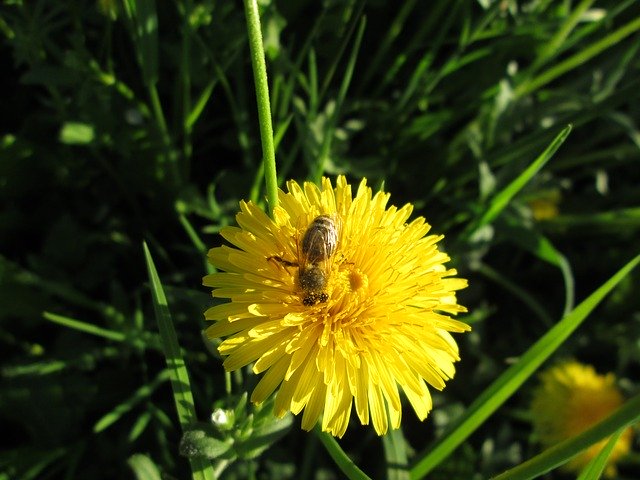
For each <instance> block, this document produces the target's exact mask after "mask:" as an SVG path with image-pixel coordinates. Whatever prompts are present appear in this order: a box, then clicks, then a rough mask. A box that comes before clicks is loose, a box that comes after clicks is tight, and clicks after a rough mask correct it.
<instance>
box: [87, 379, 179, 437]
mask: <svg viewBox="0 0 640 480" xmlns="http://www.w3.org/2000/svg"><path fill="white" fill-rule="evenodd" d="M168 379H169V371H168V370H163V371H161V372H160V373H159V374H158V375H157V376H156V378H154V379H153V380H151V381H150V382H149V383H147V384H145V385H142V386H141V387H140V388H138V389H137V390H136V391H135V392H134V394H133V395H131V397H129V398H128V399H127V400H125V401H124V402H122V403H120V404H119V405H118V406H116V408H114V409H113V410H112V411H110V412H109V413H107V414H106V415H105V416H103V417H102V418H101V419H100V420H98V421H97V422H96V424H95V425H94V426H93V431H94V433H100V432H101V431H103V430H104V429H106V428H108V427H109V426H111V425H113V424H114V423H115V422H117V421H118V420H120V418H122V416H123V415H125V414H126V413H128V412H130V411H131V410H132V409H133V408H134V407H135V406H136V405H138V404H139V403H140V402H142V401H144V400H145V399H147V398H149V397H150V396H151V395H152V394H153V392H154V391H155V390H156V389H157V388H158V387H159V386H160V385H161V384H162V383H164V382H166V381H167V380H168Z"/></svg>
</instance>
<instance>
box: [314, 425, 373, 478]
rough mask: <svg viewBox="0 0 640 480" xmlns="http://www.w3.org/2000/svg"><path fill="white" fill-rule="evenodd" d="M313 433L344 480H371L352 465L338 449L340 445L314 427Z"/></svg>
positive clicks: (342, 451) (340, 449) (351, 461)
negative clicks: (346, 479) (343, 476)
mask: <svg viewBox="0 0 640 480" xmlns="http://www.w3.org/2000/svg"><path fill="white" fill-rule="evenodd" d="M314 433H315V434H316V436H317V437H318V438H319V439H320V441H321V442H322V445H324V448H325V449H326V450H327V453H329V455H330V456H331V458H332V459H333V461H334V462H335V463H336V465H337V466H338V467H339V468H340V470H341V471H342V473H344V474H345V476H346V478H348V479H349V480H371V478H369V477H368V476H367V474H365V473H364V472H363V471H362V470H360V469H359V468H358V466H357V465H356V464H355V463H353V460H351V459H350V458H349V457H348V456H347V454H346V453H344V450H342V448H340V445H339V444H338V442H337V441H336V439H335V438H333V437H332V436H331V435H329V434H328V433H326V432H323V431H321V430H320V428H319V427H317V426H316V428H315V430H314Z"/></svg>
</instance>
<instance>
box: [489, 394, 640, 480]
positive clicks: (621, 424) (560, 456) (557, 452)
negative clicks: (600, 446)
mask: <svg viewBox="0 0 640 480" xmlns="http://www.w3.org/2000/svg"><path fill="white" fill-rule="evenodd" d="M639 420H640V395H636V396H635V397H633V398H631V399H629V400H627V401H626V402H625V404H624V405H622V406H621V407H620V408H618V409H617V410H616V411H615V412H614V413H612V414H611V415H609V416H608V417H607V418H605V419H604V420H602V421H600V422H598V423H596V424H595V425H594V426H593V427H591V428H589V429H588V430H585V431H584V432H582V433H581V434H580V435H576V436H575V437H573V438H570V439H568V440H565V441H564V442H561V443H559V444H557V445H555V446H553V447H551V448H549V449H547V450H545V451H544V452H542V453H541V454H540V455H537V456H535V457H533V458H531V459H529V460H527V461H526V462H524V463H521V464H520V465H518V466H517V467H514V468H512V469H511V470H508V471H506V472H504V473H502V474H500V475H498V476H496V477H494V478H493V480H529V479H531V478H539V477H540V476H542V475H543V474H544V473H546V472H548V471H550V470H553V469H554V468H556V467H559V466H560V465H562V464H564V463H566V462H568V461H569V460H571V458H573V457H574V456H576V455H577V454H579V453H580V452H582V451H583V450H585V449H587V448H588V447H590V446H591V445H593V444H594V443H597V442H599V441H601V440H602V439H604V438H607V437H608V436H610V435H613V434H614V433H616V431H618V430H620V431H622V430H623V429H625V428H626V427H628V426H630V425H633V424H634V423H636V422H638V421H639ZM609 444H611V441H609V442H608V444H607V447H608V446H609ZM611 448H613V444H612V445H611ZM605 449H606V447H605ZM601 455H602V452H601ZM606 455H608V454H605V456H606ZM596 458H597V457H596ZM595 473H596V469H595V468H594V469H593V470H592V471H591V473H587V475H593V474H595ZM585 478H598V477H597V476H587V477H585Z"/></svg>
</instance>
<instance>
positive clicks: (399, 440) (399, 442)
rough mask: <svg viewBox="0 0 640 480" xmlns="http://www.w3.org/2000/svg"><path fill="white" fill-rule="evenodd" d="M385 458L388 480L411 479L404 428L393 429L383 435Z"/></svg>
mask: <svg viewBox="0 0 640 480" xmlns="http://www.w3.org/2000/svg"><path fill="white" fill-rule="evenodd" d="M382 446H383V447H384V458H385V463H386V465H387V480H409V478H410V477H409V462H408V460H407V442H406V440H405V438H404V435H403V434H402V429H401V428H399V429H397V430H395V429H391V430H390V431H389V432H387V434H386V435H384V436H383V437H382Z"/></svg>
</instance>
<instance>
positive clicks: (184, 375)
mask: <svg viewBox="0 0 640 480" xmlns="http://www.w3.org/2000/svg"><path fill="white" fill-rule="evenodd" d="M143 249H144V255H145V259H146V262H147V271H148V274H149V282H150V285H151V295H152V297H153V308H154V311H155V314H156V320H157V321H158V329H159V330H160V337H161V338H162V346H163V350H164V356H165V359H166V361H167V368H168V371H169V376H170V378H171V387H172V389H173V398H174V401H175V405H176V410H177V413H178V420H179V421H180V426H181V427H182V430H183V431H185V430H186V429H187V428H188V427H189V426H190V425H192V424H193V423H194V422H196V420H197V417H196V411H195V406H194V402H193V395H192V393H191V384H190V382H189V373H188V372H187V367H186V365H185V363H184V358H182V353H181V352H180V346H179V344H178V338H177V336H176V332H175V329H174V328H173V320H172V319H171V312H169V305H168V304H167V298H166V296H165V294H164V290H163V288H162V284H161V283H160V278H159V277H158V272H157V271H156V267H155V265H154V263H153V259H152V258H151V253H150V252H149V248H148V247H147V244H146V242H145V243H143ZM189 461H190V462H191V469H192V472H193V478H194V479H198V480H201V479H202V480H205V479H206V480H211V479H214V478H215V475H214V471H213V468H212V467H211V464H210V463H209V462H207V461H205V460H204V459H189Z"/></svg>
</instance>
